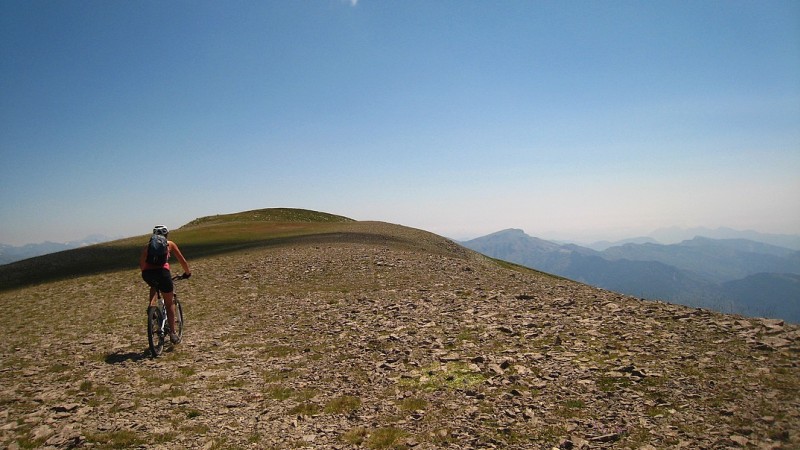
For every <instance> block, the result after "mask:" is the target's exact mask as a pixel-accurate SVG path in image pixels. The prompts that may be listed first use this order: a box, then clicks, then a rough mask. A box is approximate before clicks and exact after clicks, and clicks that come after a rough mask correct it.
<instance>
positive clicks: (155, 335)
mask: <svg viewBox="0 0 800 450" xmlns="http://www.w3.org/2000/svg"><path fill="white" fill-rule="evenodd" d="M186 278H189V277H188V276H186V274H183V275H175V276H174V277H172V280H173V281H176V280H185V279H186ZM172 301H173V303H174V304H175V328H177V329H176V330H175V334H177V335H178V337H182V336H183V308H182V307H181V302H180V301H179V300H178V291H177V289H175V290H174V291H173V297H172ZM171 332H172V330H170V328H169V320H167V306H166V304H165V303H164V299H163V298H162V297H161V291H158V300H156V306H148V307H147V341H148V343H149V344H150V354H151V355H152V356H153V358H155V357H157V356H158V355H160V354H161V352H162V351H163V350H164V341H165V340H169V335H170V333H171Z"/></svg>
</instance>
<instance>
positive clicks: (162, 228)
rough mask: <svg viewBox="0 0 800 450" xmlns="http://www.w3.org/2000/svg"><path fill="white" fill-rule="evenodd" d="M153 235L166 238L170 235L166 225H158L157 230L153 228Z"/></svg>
mask: <svg viewBox="0 0 800 450" xmlns="http://www.w3.org/2000/svg"><path fill="white" fill-rule="evenodd" d="M153 234H160V235H162V236H166V235H168V234H169V230H168V229H167V227H165V226H164V225H156V226H155V228H153Z"/></svg>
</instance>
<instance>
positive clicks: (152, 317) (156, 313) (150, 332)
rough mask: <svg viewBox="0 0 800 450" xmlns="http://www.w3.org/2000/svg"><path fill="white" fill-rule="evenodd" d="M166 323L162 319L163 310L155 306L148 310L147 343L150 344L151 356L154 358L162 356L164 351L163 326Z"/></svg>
mask: <svg viewBox="0 0 800 450" xmlns="http://www.w3.org/2000/svg"><path fill="white" fill-rule="evenodd" d="M162 323H164V320H163V317H161V310H160V309H159V308H157V307H155V306H150V307H148V308H147V341H148V343H149V344H150V354H151V355H152V356H153V358H155V357H157V356H158V355H160V354H161V351H162V350H164V332H163V331H162V330H161V324H162Z"/></svg>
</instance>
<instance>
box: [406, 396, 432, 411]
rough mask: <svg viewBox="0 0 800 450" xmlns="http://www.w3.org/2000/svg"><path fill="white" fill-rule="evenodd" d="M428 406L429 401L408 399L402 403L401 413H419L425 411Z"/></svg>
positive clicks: (414, 398)
mask: <svg viewBox="0 0 800 450" xmlns="http://www.w3.org/2000/svg"><path fill="white" fill-rule="evenodd" d="M427 406H428V401H427V400H425V399H424V398H419V397H407V398H404V399H403V401H401V402H400V410H401V411H418V410H420V409H425V407H427Z"/></svg>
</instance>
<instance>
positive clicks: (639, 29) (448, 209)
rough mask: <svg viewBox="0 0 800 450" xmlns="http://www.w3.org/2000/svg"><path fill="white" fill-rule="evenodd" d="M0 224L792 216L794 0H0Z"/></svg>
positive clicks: (536, 226)
mask: <svg viewBox="0 0 800 450" xmlns="http://www.w3.org/2000/svg"><path fill="white" fill-rule="evenodd" d="M0 157H2V164H0V243H6V244H21V243H27V242H40V241H44V240H52V241H66V240H71V239H79V238H82V237H84V236H86V235H89V234H93V233H101V234H105V235H110V236H116V235H121V236H131V235H139V234H145V233H147V232H149V230H150V229H151V227H152V226H153V225H154V224H156V223H165V224H167V225H168V226H170V227H177V226H180V225H183V224H185V223H186V222H188V221H190V220H192V219H194V218H196V217H200V216H205V215H211V214H221V213H231V212H238V211H243V210H249V209H257V208H264V207H298V208H307V209H315V210H321V211H326V212H331V213H335V214H341V215H345V216H348V217H352V218H354V219H359V220H381V221H387V222H393V223H400V224H403V225H408V226H413V227H417V228H422V229H426V230H429V231H432V232H435V233H438V234H442V235H445V236H448V237H453V238H457V239H463V238H471V237H477V236H480V235H483V234H488V233H491V232H494V231H498V230H501V229H504V228H511V227H514V228H522V229H524V230H525V231H526V232H527V233H528V234H531V235H535V236H540V237H545V238H551V239H575V240H591V239H600V238H608V239H615V238H622V237H631V236H636V235H642V234H647V233H648V232H650V231H652V230H655V229H656V228H659V227H664V226H674V225H677V226H684V227H693V226H707V227H718V226H728V227H733V228H738V229H755V230H758V231H762V232H772V233H793V234H796V233H800V3H798V2H796V1H785V2H784V1H746V2H741V1H696V2H694V1H693V2H688V1H660V2H641V1H607V2H596V1H587V2H583V1H564V2H561V1H534V0H530V1H499V2H485V1H430V0H424V1H413V0H404V1H384V0H381V1H377V0H359V1H349V0H348V1H346V0H283V1H232V2H217V1H213V2H212V1H170V2H162V1H148V0H144V1H112V2H109V1H105V0H103V1H89V0H81V1H69V0H67V1H54V0H53V1H48V0H32V1H31V0H24V1H22V0H6V1H3V2H0Z"/></svg>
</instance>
